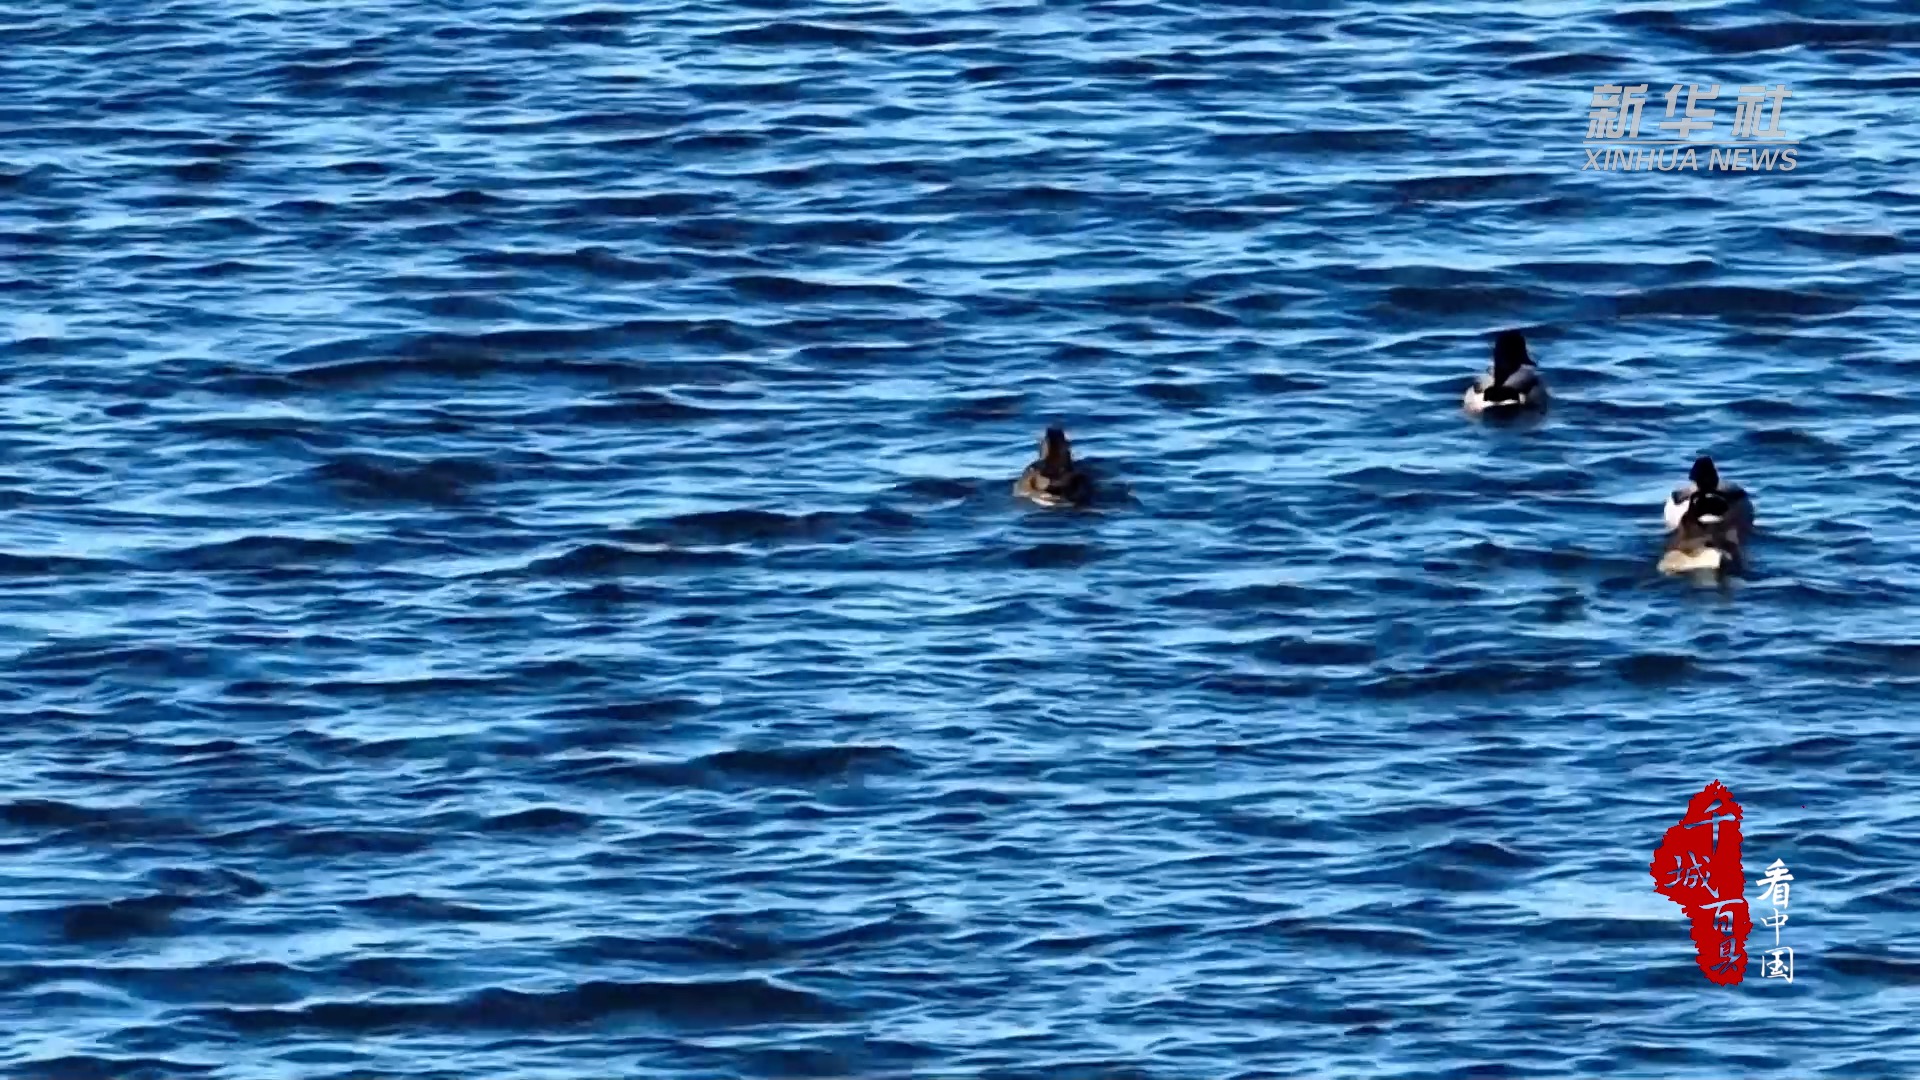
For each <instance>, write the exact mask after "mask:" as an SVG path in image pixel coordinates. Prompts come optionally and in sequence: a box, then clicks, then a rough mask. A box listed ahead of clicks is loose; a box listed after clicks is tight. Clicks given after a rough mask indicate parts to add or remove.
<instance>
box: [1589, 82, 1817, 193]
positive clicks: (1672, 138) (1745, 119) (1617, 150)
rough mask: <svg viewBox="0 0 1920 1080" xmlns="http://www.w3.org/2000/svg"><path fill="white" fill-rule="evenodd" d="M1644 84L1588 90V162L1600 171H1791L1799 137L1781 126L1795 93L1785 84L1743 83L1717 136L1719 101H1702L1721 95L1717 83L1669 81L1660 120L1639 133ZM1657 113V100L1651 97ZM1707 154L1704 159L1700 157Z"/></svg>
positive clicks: (1795, 158)
mask: <svg viewBox="0 0 1920 1080" xmlns="http://www.w3.org/2000/svg"><path fill="white" fill-rule="evenodd" d="M1649 85H1650V84H1648V83H1639V84H1638V85H1634V86H1628V85H1626V84H1624V83H1606V84H1603V85H1600V86H1596V87H1594V88H1593V101H1592V102H1590V103H1589V108H1590V109H1591V110H1592V111H1590V112H1588V113H1587V139H1586V144H1585V149H1586V152H1587V163H1586V164H1585V165H1582V166H1580V171H1581V172H1586V171H1587V170H1589V169H1592V170H1596V171H1599V172H1632V171H1635V170H1641V169H1658V170H1659V171H1661V172H1672V171H1674V170H1676V169H1680V170H1686V169H1692V170H1695V171H1698V170H1700V169H1702V168H1705V169H1707V170H1708V171H1720V172H1772V171H1774V170H1776V169H1777V170H1779V171H1780V172H1792V171H1793V170H1794V168H1795V167H1796V166H1798V165H1799V164H1800V162H1799V160H1798V157H1797V154H1798V151H1799V143H1800V140H1799V139H1798V138H1795V137H1794V135H1793V134H1792V133H1790V132H1788V131H1785V130H1782V129H1781V127H1780V111H1781V106H1782V105H1784V104H1785V103H1786V100H1787V99H1788V98H1790V97H1792V96H1793V92H1792V91H1790V90H1788V89H1787V85H1786V84H1785V83H1778V84H1776V85H1774V86H1771V87H1768V86H1742V87H1740V89H1739V98H1738V99H1737V100H1736V101H1735V102H1734V106H1733V117H1732V121H1733V123H1732V127H1731V129H1730V130H1729V129H1719V130H1728V134H1727V136H1726V137H1725V138H1720V137H1718V135H1717V134H1716V129H1717V128H1718V124H1719V121H1717V120H1716V119H1715V116H1716V114H1718V113H1721V112H1724V111H1725V109H1724V107H1715V106H1711V105H1708V104H1706V103H1707V102H1710V101H1719V100H1724V99H1723V98H1721V96H1720V84H1719V83H1712V84H1710V85H1709V84H1702V83H1674V84H1673V86H1672V88H1671V89H1669V90H1668V91H1667V92H1666V94H1665V95H1664V97H1665V100H1666V114H1665V115H1666V119H1664V120H1661V121H1659V123H1658V127H1657V128H1655V129H1654V130H1653V131H1651V132H1649V133H1648V137H1646V138H1641V134H1640V122H1641V119H1642V117H1643V115H1644V110H1645V108H1646V106H1647V105H1648V101H1647V90H1648V87H1649ZM1652 104H1653V107H1654V115H1655V116H1659V115H1660V111H1659V110H1660V102H1659V99H1655V101H1654V102H1653V103H1652ZM1702 154H1705V155H1706V156H1705V159H1704V160H1703V159H1702V157H1701V155H1702Z"/></svg>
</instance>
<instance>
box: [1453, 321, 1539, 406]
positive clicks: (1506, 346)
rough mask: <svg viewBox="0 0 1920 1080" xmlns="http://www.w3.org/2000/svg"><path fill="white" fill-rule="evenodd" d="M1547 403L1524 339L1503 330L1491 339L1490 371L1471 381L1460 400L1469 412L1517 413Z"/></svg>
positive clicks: (1519, 334)
mask: <svg viewBox="0 0 1920 1080" xmlns="http://www.w3.org/2000/svg"><path fill="white" fill-rule="evenodd" d="M1546 403H1547V384H1546V383H1545V382H1543V381H1541V379H1540V369H1539V368H1537V367H1535V366H1534V364H1533V357H1531V356H1529V355H1527V339H1526V338H1525V337H1524V336H1522V335H1521V333H1520V331H1518V330H1502V331H1501V332H1500V333H1499V334H1498V335H1497V336H1496V337H1495V338H1494V339H1493V370H1492V371H1489V372H1487V373H1485V374H1483V375H1481V376H1480V377H1479V378H1477V379H1475V380H1473V385H1472V386H1469V387H1467V392H1466V395H1465V396H1464V397H1462V398H1461V404H1463V405H1465V406H1466V409H1467V411H1468V412H1470V413H1482V412H1486V411H1488V410H1492V411H1495V412H1518V411H1520V410H1522V409H1529V408H1537V407H1539V406H1541V405H1545V404H1546Z"/></svg>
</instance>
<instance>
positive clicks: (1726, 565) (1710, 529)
mask: <svg viewBox="0 0 1920 1080" xmlns="http://www.w3.org/2000/svg"><path fill="white" fill-rule="evenodd" d="M1743 536H1744V529H1742V527H1741V526H1740V525H1739V524H1738V523H1737V522H1736V521H1735V520H1734V518H1733V514H1732V507H1731V505H1730V504H1729V502H1728V500H1727V499H1726V497H1725V496H1724V495H1721V494H1719V493H1718V492H1712V491H1707V492H1700V493H1698V494H1696V495H1694V496H1693V497H1691V498H1690V499H1689V500H1688V502H1687V508H1686V510H1685V511H1683V512H1682V514H1681V516H1680V520H1679V522H1678V524H1677V525H1675V527H1674V529H1673V531H1672V532H1670V533H1668V534H1667V545H1666V551H1665V552H1664V553H1663V554H1662V555H1661V556H1660V570H1661V571H1662V572H1663V573H1668V574H1685V573H1690V572H1692V571H1696V570H1706V571H1711V572H1714V573H1721V574H1726V573H1733V572H1737V571H1739V570H1740V569H1741V568H1742V566H1743V565H1744V563H1745V560H1744V559H1743V557H1742V552H1741V540H1742V538H1743Z"/></svg>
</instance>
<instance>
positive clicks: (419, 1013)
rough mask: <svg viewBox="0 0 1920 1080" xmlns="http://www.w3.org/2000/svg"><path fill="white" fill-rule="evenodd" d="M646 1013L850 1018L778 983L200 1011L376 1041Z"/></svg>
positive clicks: (628, 985)
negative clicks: (418, 1033) (384, 1036)
mask: <svg viewBox="0 0 1920 1080" xmlns="http://www.w3.org/2000/svg"><path fill="white" fill-rule="evenodd" d="M635 1014H638V1015H644V1016H648V1017H651V1018H653V1019H655V1020H658V1021H662V1022H665V1023H670V1024H674V1025H677V1026H682V1027H693V1028H740V1027H754V1026H759V1025H764V1024H781V1023H800V1022H819V1021H826V1020H838V1019H844V1018H846V1017H848V1016H850V1015H851V1013H850V1011H849V1010H847V1009H845V1008H843V1007H840V1006H838V1005H836V1004H835V1003H834V1002H833V1001H832V999H830V998H827V997H825V996H822V995H820V994H816V993H812V992H810V991H806V990H801V989H797V988H795V987H790V986H786V985H784V984H781V983H778V982H775V981H773V980H771V979H757V978H754V979H727V980H717V981H712V982H654V981H645V982H614V981H605V980H602V981H595V982H588V983H582V984H580V985H578V986H575V987H572V988H570V989H566V990H559V991H553V992H548V993H536V992H525V991H518V990H502V989H489V990H482V991H480V992H478V993H476V994H473V995H471V996H468V997H465V998H461V999H458V1000H455V1001H411V1002H406V1001H322V1002H317V1003H314V1004H311V1005H305V1006H302V1007H300V1008H296V1009H242V1008H221V1009H205V1010H201V1011H200V1013H199V1015H200V1017H201V1018H202V1019H204V1020H206V1021H208V1022H211V1023H217V1024H220V1025H222V1026H225V1027H227V1028H230V1029H232V1030H234V1031H238V1032H242V1033H246V1034H261V1033H274V1032H279V1033H286V1032H295V1031H313V1032H327V1033H333V1034H342V1035H353V1036H372V1035H379V1034H386V1033H394V1034H397V1033H400V1032H405V1031H419V1030H422V1029H427V1030H442V1031H467V1030H488V1031H548V1030H553V1029H564V1028H573V1027H578V1026H582V1025H588V1024H597V1023H602V1022H605V1021H608V1020H612V1019H615V1018H618V1017H622V1016H630V1015H635Z"/></svg>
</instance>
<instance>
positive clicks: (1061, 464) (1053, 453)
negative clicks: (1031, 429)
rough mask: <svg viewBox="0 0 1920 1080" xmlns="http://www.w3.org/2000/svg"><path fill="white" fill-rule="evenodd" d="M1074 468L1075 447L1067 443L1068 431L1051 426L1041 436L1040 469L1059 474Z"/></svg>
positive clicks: (1049, 473) (1051, 474)
mask: <svg viewBox="0 0 1920 1080" xmlns="http://www.w3.org/2000/svg"><path fill="white" fill-rule="evenodd" d="M1072 469H1073V447H1072V446H1070V445H1068V443H1067V433H1066V432H1065V431H1063V430H1061V429H1060V428H1057V427H1050V428H1048V429H1047V433H1046V434H1045V435H1042V436H1040V471H1041V472H1044V473H1046V474H1047V475H1049V476H1059V475H1062V474H1064V473H1066V472H1069V471H1071V470H1072Z"/></svg>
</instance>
